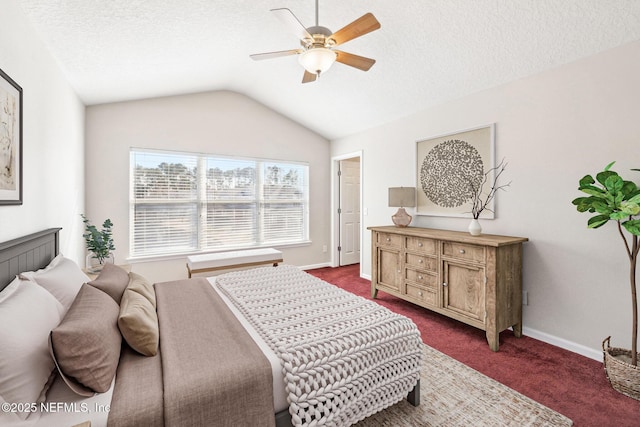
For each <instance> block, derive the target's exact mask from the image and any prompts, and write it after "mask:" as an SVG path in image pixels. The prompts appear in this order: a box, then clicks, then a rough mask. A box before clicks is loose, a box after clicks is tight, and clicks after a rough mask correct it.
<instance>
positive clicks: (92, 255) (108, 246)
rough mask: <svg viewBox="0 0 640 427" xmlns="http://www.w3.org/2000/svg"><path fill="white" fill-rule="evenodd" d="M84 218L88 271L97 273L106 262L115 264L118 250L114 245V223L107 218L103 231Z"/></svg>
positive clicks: (103, 224)
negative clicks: (114, 253) (114, 254)
mask: <svg viewBox="0 0 640 427" xmlns="http://www.w3.org/2000/svg"><path fill="white" fill-rule="evenodd" d="M80 216H82V222H83V223H84V230H85V233H84V234H83V235H82V237H84V241H85V243H86V245H87V251H88V252H89V253H88V254H87V261H86V269H87V271H88V272H90V273H97V272H99V271H101V270H102V267H103V266H104V264H105V263H106V262H111V263H113V261H114V258H113V251H115V250H116V248H115V246H114V245H113V231H112V229H111V228H112V227H113V223H112V222H111V220H110V219H109V218H107V219H106V220H105V221H104V222H103V223H102V230H98V228H97V227H96V226H95V225H93V224H91V221H89V219H88V218H87V217H86V216H84V214H82V215H80Z"/></svg>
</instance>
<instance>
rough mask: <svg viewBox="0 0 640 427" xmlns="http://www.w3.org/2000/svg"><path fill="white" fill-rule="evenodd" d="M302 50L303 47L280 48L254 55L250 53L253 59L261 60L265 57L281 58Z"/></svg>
mask: <svg viewBox="0 0 640 427" xmlns="http://www.w3.org/2000/svg"><path fill="white" fill-rule="evenodd" d="M300 52H302V49H290V50H279V51H277V52H265V53H254V54H253V55H249V57H251V59H253V60H254V61H261V60H263V59H271V58H279V57H281V56H289V55H295V54H298V53H300Z"/></svg>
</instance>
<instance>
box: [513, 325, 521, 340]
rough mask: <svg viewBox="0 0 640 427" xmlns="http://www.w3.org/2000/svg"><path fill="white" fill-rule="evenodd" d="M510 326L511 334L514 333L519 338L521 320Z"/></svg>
mask: <svg viewBox="0 0 640 427" xmlns="http://www.w3.org/2000/svg"><path fill="white" fill-rule="evenodd" d="M512 328H513V335H515V336H516V338H521V337H522V322H520V323H516V324H515V325H513V326H512Z"/></svg>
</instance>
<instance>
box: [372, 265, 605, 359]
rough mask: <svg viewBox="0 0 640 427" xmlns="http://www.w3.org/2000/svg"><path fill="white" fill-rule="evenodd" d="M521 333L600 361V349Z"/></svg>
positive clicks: (526, 330) (529, 331)
mask: <svg viewBox="0 0 640 427" xmlns="http://www.w3.org/2000/svg"><path fill="white" fill-rule="evenodd" d="M360 277H362V278H363V279H366V280H371V275H369V274H361V275H360ZM522 333H523V334H524V335H526V336H528V337H531V338H535V339H537V340H539V341H542V342H546V343H547V344H551V345H555V346H556V347H560V348H563V349H565V350H568V351H571V352H573V353H577V354H579V355H581V356H584V357H588V358H589V359H593V360H596V361H598V362H602V351H600V350H595V349H593V348H590V347H587V346H584V345H582V344H578V343H575V342H573V341H569V340H566V339H564V338H560V337H556V336H555V335H551V334H548V333H546V332H541V331H538V330H536V329H532V328H527V327H526V326H525V327H523V328H522Z"/></svg>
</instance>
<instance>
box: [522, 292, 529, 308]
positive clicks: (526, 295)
mask: <svg viewBox="0 0 640 427" xmlns="http://www.w3.org/2000/svg"><path fill="white" fill-rule="evenodd" d="M522 305H529V292H527V291H522Z"/></svg>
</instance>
